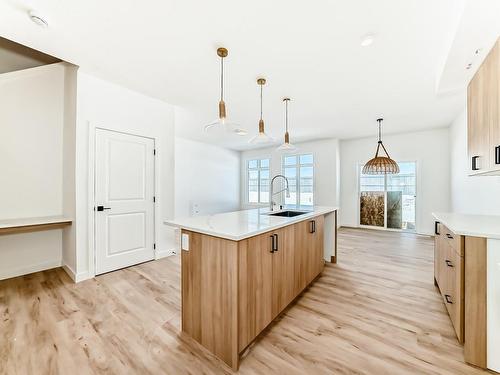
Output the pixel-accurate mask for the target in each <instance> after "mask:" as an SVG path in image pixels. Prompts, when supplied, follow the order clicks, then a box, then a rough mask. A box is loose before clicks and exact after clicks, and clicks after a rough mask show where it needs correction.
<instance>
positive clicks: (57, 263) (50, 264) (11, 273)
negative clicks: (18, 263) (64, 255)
mask: <svg viewBox="0 0 500 375" xmlns="http://www.w3.org/2000/svg"><path fill="white" fill-rule="evenodd" d="M57 267H61V260H60V259H57V260H48V261H45V262H42V263H37V264H30V265H27V266H22V267H17V268H14V269H10V270H5V271H2V272H0V280H4V279H10V278H12V277H17V276H23V275H28V274H30V273H33V272H39V271H45V270H50V269H52V268H57Z"/></svg>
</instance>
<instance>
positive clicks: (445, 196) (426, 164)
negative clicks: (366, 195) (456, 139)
mask: <svg viewBox="0 0 500 375" xmlns="http://www.w3.org/2000/svg"><path fill="white" fill-rule="evenodd" d="M383 141H384V145H385V147H386V148H387V151H388V152H389V154H390V155H391V157H392V158H393V159H394V160H396V161H416V162H417V208H416V215H417V222H416V231H417V233H423V234H432V233H433V222H434V221H433V218H432V215H431V214H432V212H434V211H449V209H450V199H449V195H450V148H449V131H448V129H447V128H445V129H435V130H429V131H422V132H415V133H404V134H396V135H388V136H384V137H383ZM376 145H377V139H376V137H371V138H362V139H353V140H344V141H341V142H340V163H341V167H340V171H341V173H340V183H341V188H340V195H341V200H340V202H341V203H340V223H341V224H342V225H345V226H353V227H355V226H358V224H359V209H358V175H357V165H358V164H359V163H365V162H366V161H368V160H369V159H371V158H372V157H373V155H374V153H375V149H376Z"/></svg>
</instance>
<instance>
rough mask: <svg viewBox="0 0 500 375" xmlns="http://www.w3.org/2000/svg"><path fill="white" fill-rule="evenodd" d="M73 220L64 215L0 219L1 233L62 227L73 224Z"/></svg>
mask: <svg viewBox="0 0 500 375" xmlns="http://www.w3.org/2000/svg"><path fill="white" fill-rule="evenodd" d="M72 222H73V220H72V219H70V218H67V217H64V216H45V217H29V218H23V219H7V220H0V235H4V234H14V233H26V232H37V231H42V230H51V229H60V228H64V227H66V226H69V225H71V224H72Z"/></svg>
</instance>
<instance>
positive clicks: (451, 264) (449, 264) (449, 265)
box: [445, 259, 454, 267]
mask: <svg viewBox="0 0 500 375" xmlns="http://www.w3.org/2000/svg"><path fill="white" fill-rule="evenodd" d="M445 262H446V265H447V266H448V267H454V266H453V263H451V260H448V259H446V260H445Z"/></svg>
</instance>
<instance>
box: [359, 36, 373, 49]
mask: <svg viewBox="0 0 500 375" xmlns="http://www.w3.org/2000/svg"><path fill="white" fill-rule="evenodd" d="M374 39H375V37H374V36H373V35H372V34H369V35H365V36H364V37H363V39H361V47H368V46H369V45H371V44H372V43H373V40H374Z"/></svg>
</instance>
